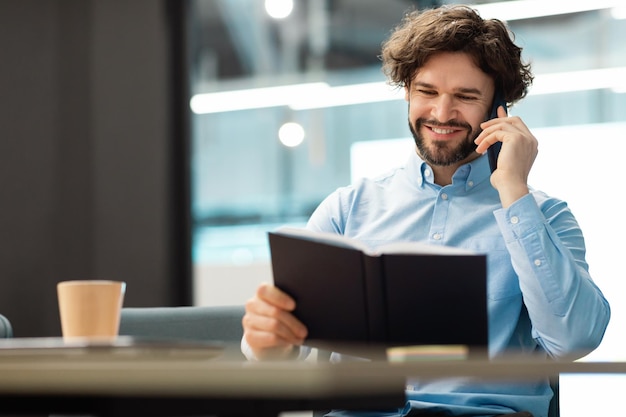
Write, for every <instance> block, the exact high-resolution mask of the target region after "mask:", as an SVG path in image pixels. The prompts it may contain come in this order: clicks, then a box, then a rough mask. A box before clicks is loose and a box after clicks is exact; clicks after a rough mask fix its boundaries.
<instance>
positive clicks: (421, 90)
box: [417, 89, 437, 96]
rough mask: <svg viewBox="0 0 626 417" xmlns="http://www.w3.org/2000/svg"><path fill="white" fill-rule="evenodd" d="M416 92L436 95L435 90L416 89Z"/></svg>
mask: <svg viewBox="0 0 626 417" xmlns="http://www.w3.org/2000/svg"><path fill="white" fill-rule="evenodd" d="M417 92H418V93H419V94H422V95H425V96H436V95H437V92H436V91H434V90H424V89H418V90H417Z"/></svg>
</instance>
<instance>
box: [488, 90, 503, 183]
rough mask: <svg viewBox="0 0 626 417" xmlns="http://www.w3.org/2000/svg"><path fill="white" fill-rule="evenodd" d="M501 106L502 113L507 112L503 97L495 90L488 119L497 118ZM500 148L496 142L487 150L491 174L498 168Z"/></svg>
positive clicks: (500, 144)
mask: <svg viewBox="0 0 626 417" xmlns="http://www.w3.org/2000/svg"><path fill="white" fill-rule="evenodd" d="M499 106H502V107H503V108H504V111H507V108H506V101H504V95H503V94H502V93H501V92H500V90H496V93H495V95H494V97H493V105H492V106H491V112H490V114H489V119H488V120H491V119H495V118H496V117H498V107H499ZM501 147H502V142H500V141H498V142H496V143H494V144H493V145H491V146H490V147H489V149H487V157H488V158H489V167H490V168H491V172H493V171H495V170H496V168H497V167H498V154H499V153H500V148H501Z"/></svg>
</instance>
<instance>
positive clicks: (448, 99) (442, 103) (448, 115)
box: [431, 94, 457, 122]
mask: <svg viewBox="0 0 626 417" xmlns="http://www.w3.org/2000/svg"><path fill="white" fill-rule="evenodd" d="M431 115H432V116H433V117H434V118H435V120H438V121H440V122H445V121H448V120H452V119H454V118H455V117H456V116H457V114H456V107H455V104H454V98H453V97H452V96H450V95H449V94H441V95H439V96H438V97H437V98H436V99H435V100H434V101H433V107H432V109H431Z"/></svg>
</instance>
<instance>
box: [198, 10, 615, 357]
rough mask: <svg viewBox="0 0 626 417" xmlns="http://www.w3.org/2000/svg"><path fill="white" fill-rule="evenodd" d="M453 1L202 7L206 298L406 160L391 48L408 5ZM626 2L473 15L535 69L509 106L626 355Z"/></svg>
mask: <svg viewBox="0 0 626 417" xmlns="http://www.w3.org/2000/svg"><path fill="white" fill-rule="evenodd" d="M443 3H449V4H451V3H455V2H451V1H443V2H441V1H436V0H427V1H426V0H421V1H408V0H389V1H384V2H381V1H377V0H365V1H364V0H336V1H332V0H306V1H304V0H300V1H298V0H294V1H288V0H274V1H270V0H267V1H262V0H193V1H191V2H190V3H189V9H188V16H189V32H188V33H189V35H188V36H189V42H188V47H189V54H188V56H189V76H190V78H189V83H190V84H189V85H190V95H191V97H190V108H191V109H192V113H191V118H190V120H191V135H190V138H191V141H190V144H191V146H190V151H191V178H190V179H191V191H192V192H191V196H192V199H191V201H192V210H191V212H192V218H193V246H192V247H193V266H194V275H193V277H194V279H193V288H194V300H195V303H196V304H233V303H241V302H243V301H245V299H246V298H247V297H249V296H250V295H251V294H252V293H253V291H254V288H255V287H256V285H257V284H258V283H259V282H261V281H264V280H271V271H270V266H269V263H268V257H269V252H268V247H267V232H268V231H269V230H272V229H274V228H276V227H277V226H279V225H283V224H293V225H297V226H300V225H303V224H304V222H305V221H306V219H307V218H308V216H309V215H310V214H311V212H312V210H313V209H314V208H315V207H316V206H317V205H318V204H319V202H320V201H321V200H322V199H323V198H324V197H325V196H326V195H327V194H329V193H330V192H332V191H333V190H334V189H335V188H337V187H339V186H342V185H346V184H348V183H350V182H351V181H352V180H353V179H354V177H358V176H363V175H373V174H376V173H378V172H380V171H381V170H384V169H387V168H390V167H393V166H396V165H399V164H402V163H403V162H404V160H405V159H406V155H407V153H408V152H410V151H411V142H412V140H411V139H409V136H408V129H407V122H406V112H407V106H406V103H405V101H404V100H403V96H402V92H401V91H396V90H393V89H391V88H389V87H387V86H386V85H385V79H384V77H383V74H382V72H381V70H380V60H379V59H378V55H379V53H380V45H381V42H383V40H384V39H385V38H386V37H387V35H388V33H389V31H390V29H391V28H392V27H393V26H394V25H396V24H397V23H398V21H399V20H400V19H401V18H402V16H403V14H404V13H405V12H406V11H407V9H409V8H422V7H432V6H435V5H439V4H443ZM618 3H619V2H617V1H593V2H592V1H558V0H549V1H534V0H525V1H509V2H484V1H483V2H476V4H475V5H476V6H477V7H478V8H479V9H480V11H481V14H482V15H483V16H484V17H498V18H500V19H502V20H506V21H507V22H508V24H509V26H510V28H511V30H512V31H513V32H514V33H515V36H516V41H517V43H518V44H519V45H520V46H522V47H523V54H524V56H525V59H526V60H528V61H530V62H531V63H532V65H533V68H534V72H535V74H536V80H535V84H534V86H533V88H532V89H531V90H530V94H529V96H528V97H527V98H526V99H525V100H523V101H522V102H520V103H519V104H518V105H516V106H514V107H513V108H512V109H510V112H511V113H512V114H515V115H519V116H521V117H522V118H523V119H524V120H525V122H526V123H527V124H528V125H529V126H530V127H531V129H533V130H534V132H535V133H536V135H537V137H538V138H539V139H540V156H539V158H538V160H537V164H536V167H535V170H534V172H533V177H532V184H533V185H534V186H536V187H537V188H541V189H544V190H545V191H547V192H549V193H551V194H553V195H555V196H558V197H561V198H564V199H565V200H567V201H568V202H569V203H570V206H571V208H572V210H573V211H574V213H575V214H576V215H577V217H578V219H579V221H580V223H581V225H582V227H583V230H584V231H585V233H586V238H587V243H588V253H589V255H588V256H589V262H590V264H591V266H592V273H593V276H594V277H595V278H596V280H597V282H598V284H599V285H600V287H601V288H603V289H604V291H605V292H606V294H607V296H608V298H609V299H610V300H611V301H613V303H612V304H613V311H614V320H613V323H612V324H611V326H612V331H610V332H609V333H608V334H607V343H608V342H609V341H612V342H615V343H616V344H615V345H614V346H619V345H621V346H623V343H621V342H622V341H621V340H619V339H620V335H619V332H618V331H617V330H616V329H619V328H622V329H623V327H624V326H623V325H620V323H624V321H625V320H626V317H625V316H624V313H623V312H622V310H623V307H622V306H621V304H623V303H622V302H620V297H621V294H623V293H625V292H626V288H625V287H624V284H622V282H623V280H621V279H620V275H621V274H620V273H619V272H618V271H620V269H621V268H620V258H621V257H620V249H621V246H622V245H621V244H619V240H620V236H621V235H623V232H625V231H626V230H623V229H620V228H621V227H622V226H620V223H621V222H619V221H618V220H617V221H616V219H619V216H620V213H619V209H618V205H617V204H615V203H614V201H615V199H616V198H617V195H616V192H617V190H616V186H617V184H618V182H619V181H620V179H621V178H622V177H623V174H621V172H620V170H619V166H620V162H619V158H621V157H622V155H624V152H623V151H624V149H626V147H625V145H623V138H624V137H625V136H626V135H625V134H626V111H624V109H625V108H626V94H624V93H625V92H626V81H625V80H626V44H625V43H624V42H623V41H622V39H624V38H626V20H624V18H625V17H626V16H624V7H623V6H622V5H621V3H619V4H618ZM281 7H282V9H281ZM289 128H291V129H289ZM289 135H291V136H289ZM614 329H615V330H614Z"/></svg>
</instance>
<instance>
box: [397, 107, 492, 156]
mask: <svg viewBox="0 0 626 417" xmlns="http://www.w3.org/2000/svg"><path fill="white" fill-rule="evenodd" d="M424 123H427V124H429V125H431V126H449V127H460V128H464V129H466V130H467V136H466V138H465V140H463V141H462V142H461V143H459V144H458V145H451V144H450V142H448V141H434V142H433V143H432V144H431V145H430V146H428V145H427V144H426V143H425V140H424V137H423V136H422V134H421V133H420V132H421V129H422V126H423V125H424ZM409 129H410V130H411V133H412V134H413V139H414V140H415V145H416V146H417V150H418V152H419V154H420V156H421V157H422V159H424V161H426V162H428V163H430V164H432V165H439V166H449V165H452V164H455V163H457V162H460V161H463V160H464V159H465V158H467V157H468V156H470V155H471V154H472V153H474V152H475V151H476V147H477V145H476V144H475V143H474V139H476V137H478V135H479V134H480V132H481V131H482V130H481V129H478V130H476V131H474V130H473V129H472V126H471V125H469V124H468V123H462V122H457V121H454V120H451V121H448V122H446V123H445V124H444V123H439V122H438V121H436V120H427V119H424V118H419V119H417V120H416V121H415V127H413V124H412V123H411V121H410V120H409ZM452 146H454V147H452Z"/></svg>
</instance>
